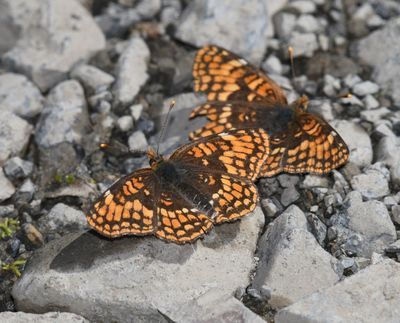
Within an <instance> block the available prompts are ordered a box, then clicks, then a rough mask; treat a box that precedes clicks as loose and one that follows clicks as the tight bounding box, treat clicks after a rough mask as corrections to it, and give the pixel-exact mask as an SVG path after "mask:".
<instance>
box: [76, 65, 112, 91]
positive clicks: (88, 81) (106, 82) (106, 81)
mask: <svg viewBox="0 0 400 323" xmlns="http://www.w3.org/2000/svg"><path fill="white" fill-rule="evenodd" d="M71 77H72V78H74V79H76V80H78V81H79V82H81V83H82V85H83V86H84V88H85V89H86V91H88V92H89V93H99V92H102V91H105V90H107V89H108V88H109V87H110V85H111V84H112V83H113V82H114V80H115V79H114V76H112V75H110V74H108V73H106V72H104V71H102V70H101V69H99V68H97V67H96V66H93V65H87V64H82V65H79V66H77V67H76V68H74V69H73V70H72V72H71Z"/></svg>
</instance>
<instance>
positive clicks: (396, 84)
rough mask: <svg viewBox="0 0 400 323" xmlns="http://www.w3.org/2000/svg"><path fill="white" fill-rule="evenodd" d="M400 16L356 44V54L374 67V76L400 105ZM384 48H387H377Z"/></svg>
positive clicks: (362, 60) (363, 61)
mask: <svg viewBox="0 0 400 323" xmlns="http://www.w3.org/2000/svg"><path fill="white" fill-rule="evenodd" d="M399 30H400V18H394V19H392V20H390V21H389V22H388V23H387V24H386V25H385V27H383V28H382V29H380V30H377V31H375V32H373V33H371V34H369V35H368V36H367V37H365V38H363V39H361V40H360V41H359V42H358V43H357V44H356V46H355V55H356V56H357V57H358V58H359V59H360V60H361V62H362V63H365V64H368V65H370V66H372V67H373V68H374V71H373V75H372V76H373V78H374V80H375V81H376V82H377V83H378V84H379V85H380V86H381V87H382V88H383V90H384V91H385V92H386V93H388V94H390V95H391V96H392V97H393V99H394V101H395V103H396V105H400V79H399V77H398V75H399V74H400V66H399V64H397V60H398V57H399V55H400V44H399V42H398V41H397V39H398V34H399ZM376 48H384V49H385V50H378V51H377V50H376Z"/></svg>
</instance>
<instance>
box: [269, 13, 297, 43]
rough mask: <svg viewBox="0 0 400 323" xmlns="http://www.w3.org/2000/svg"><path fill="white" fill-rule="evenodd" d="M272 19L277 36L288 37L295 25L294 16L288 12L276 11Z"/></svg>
mask: <svg viewBox="0 0 400 323" xmlns="http://www.w3.org/2000/svg"><path fill="white" fill-rule="evenodd" d="M273 21H274V29H275V33H276V34H277V36H278V38H279V39H288V38H289V37H290V35H291V33H292V31H293V29H294V27H295V25H296V16H295V15H293V14H291V13H288V12H278V13H277V14H276V15H275V16H274V19H273Z"/></svg>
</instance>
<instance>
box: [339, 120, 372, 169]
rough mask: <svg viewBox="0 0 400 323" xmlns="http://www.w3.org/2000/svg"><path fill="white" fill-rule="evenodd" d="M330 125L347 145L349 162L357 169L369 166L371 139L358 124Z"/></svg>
mask: <svg viewBox="0 0 400 323" xmlns="http://www.w3.org/2000/svg"><path fill="white" fill-rule="evenodd" d="M331 125H332V126H333V127H334V128H335V129H336V131H337V132H338V133H339V134H340V136H341V137H342V138H343V140H344V141H345V142H346V144H347V145H348V147H349V150H350V158H349V161H350V162H353V163H354V164H356V165H357V166H359V167H364V166H368V165H370V164H371V161H372V156H373V152H372V144H371V138H370V137H369V135H368V134H367V133H366V131H365V130H364V129H363V128H362V127H361V126H359V125H358V124H356V123H354V122H351V121H347V120H337V121H333V122H332V123H331Z"/></svg>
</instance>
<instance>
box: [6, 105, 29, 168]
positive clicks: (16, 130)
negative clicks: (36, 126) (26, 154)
mask: <svg viewBox="0 0 400 323" xmlns="http://www.w3.org/2000/svg"><path fill="white" fill-rule="evenodd" d="M32 131H33V127H32V126H31V125H30V124H29V123H28V122H26V121H25V120H24V119H22V118H20V117H18V116H17V115H15V114H14V113H11V112H9V111H6V110H3V109H0V165H2V164H3V163H4V162H5V161H6V160H7V158H9V157H10V156H15V155H18V154H19V153H21V152H22V151H23V150H24V149H25V148H26V146H27V145H28V143H29V138H30V136H31V134H32Z"/></svg>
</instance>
